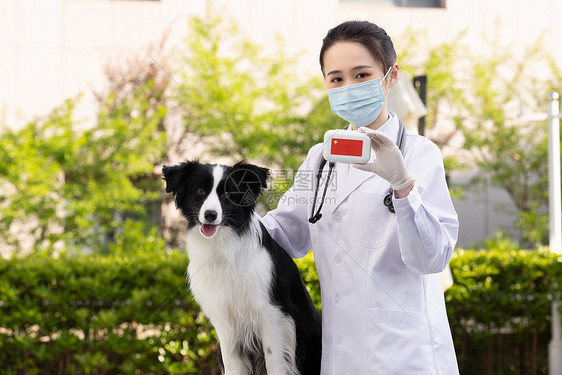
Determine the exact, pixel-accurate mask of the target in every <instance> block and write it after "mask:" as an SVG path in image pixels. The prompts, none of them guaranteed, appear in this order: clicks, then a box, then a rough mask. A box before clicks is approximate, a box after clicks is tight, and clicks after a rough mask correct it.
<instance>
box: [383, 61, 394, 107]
mask: <svg viewBox="0 0 562 375" xmlns="http://www.w3.org/2000/svg"><path fill="white" fill-rule="evenodd" d="M394 64H396V62H394ZM394 64H392V65H391V66H390V68H388V70H387V71H386V74H385V75H384V77H382V79H381V87H382V83H383V82H384V80H385V79H386V77H387V76H388V73H390V71H391V70H392V68H394ZM390 89H391V87H389V88H388V91H387V92H386V94H385V95H384V101H385V102H386V101H387V100H388V96H389V95H390Z"/></svg>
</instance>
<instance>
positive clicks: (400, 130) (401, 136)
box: [308, 120, 406, 224]
mask: <svg viewBox="0 0 562 375" xmlns="http://www.w3.org/2000/svg"><path fill="white" fill-rule="evenodd" d="M398 126H399V127H398V139H397V140H396V145H397V146H398V148H399V149H400V152H401V153H402V155H404V133H405V132H406V129H405V127H404V124H402V121H400V120H398ZM326 163H327V161H326V159H324V157H323V156H322V159H321V160H320V165H319V166H318V173H317V174H316V189H315V190H314V200H313V201H312V212H311V213H310V215H311V216H310V218H309V219H308V222H309V223H311V224H314V223H316V222H317V221H318V220H320V219H321V218H322V214H321V213H320V211H321V210H322V206H324V199H325V198H326V191H327V190H328V185H329V183H330V177H331V175H332V169H334V166H335V165H336V163H335V162H333V161H331V162H330V164H328V166H329V168H328V177H327V178H326V183H325V184H324V191H323V192H322V199H321V200H320V206H319V207H318V211H316V213H314V210H315V209H316V198H317V197H318V188H319V187H320V179H321V178H322V172H323V170H324V166H325V165H326ZM393 193H394V190H393V189H392V188H390V190H389V191H388V194H387V195H386V196H385V197H384V199H383V204H384V205H385V206H386V207H387V208H388V210H389V211H390V212H392V213H394V205H393V204H392V194H393Z"/></svg>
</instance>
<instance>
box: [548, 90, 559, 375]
mask: <svg viewBox="0 0 562 375" xmlns="http://www.w3.org/2000/svg"><path fill="white" fill-rule="evenodd" d="M558 98H559V95H558V93H556V92H551V93H549V94H548V216H549V220H550V251H552V252H554V253H556V254H560V253H562V249H561V247H562V239H561V238H562V236H561V235H560V232H561V231H562V223H561V219H560V216H561V211H562V208H561V206H562V204H561V202H560V194H561V193H560V119H559V117H560V107H559V102H558ZM559 306H560V301H559V296H554V298H553V301H552V339H551V340H550V343H549V344H548V374H549V375H560V374H562V329H561V319H560V312H559V309H558V308H559Z"/></svg>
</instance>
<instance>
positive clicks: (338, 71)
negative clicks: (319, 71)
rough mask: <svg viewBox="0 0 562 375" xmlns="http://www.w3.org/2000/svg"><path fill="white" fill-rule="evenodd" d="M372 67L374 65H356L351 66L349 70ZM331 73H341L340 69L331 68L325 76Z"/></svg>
mask: <svg viewBox="0 0 562 375" xmlns="http://www.w3.org/2000/svg"><path fill="white" fill-rule="evenodd" d="M365 68H368V69H374V67H372V66H371V65H358V66H356V67H354V68H352V69H351V70H361V69H365ZM331 74H341V70H332V71H331V72H329V73H328V74H326V77H327V76H329V75H331Z"/></svg>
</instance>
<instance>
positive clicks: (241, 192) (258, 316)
mask: <svg viewBox="0 0 562 375" xmlns="http://www.w3.org/2000/svg"><path fill="white" fill-rule="evenodd" d="M162 171H163V175H164V180H165V181H166V192H168V193H172V194H173V196H174V197H175V201H176V207H177V208H178V209H179V210H180V211H181V213H182V214H183V216H184V217H185V218H186V219H187V252H188V255H189V266H188V277H189V283H190V288H191V291H192V293H193V296H194V297H195V300H196V301H197V302H198V303H199V305H200V306H201V308H202V310H203V312H204V313H205V315H206V316H207V317H208V318H209V320H210V321H211V324H213V326H214V327H215V330H216V332H217V335H218V338H219V342H220V354H221V357H222V359H221V360H220V362H222V364H221V372H222V373H223V374H224V373H226V374H229V375H230V374H233V375H242V374H244V375H245V374H252V375H262V374H268V375H296V374H302V375H314V374H320V359H321V351H322V349H321V345H322V343H321V318H320V314H319V313H318V311H317V310H316V308H315V307H314V305H313V303H312V300H311V298H310V295H309V294H308V292H307V290H306V288H305V286H304V283H303V281H302V279H301V278H300V274H299V271H298V269H297V267H296V265H295V263H294V262H293V261H292V259H291V258H290V256H289V255H288V254H287V253H286V252H285V250H283V249H282V248H281V247H280V246H279V245H278V244H277V243H276V242H275V241H274V240H273V239H272V238H271V237H270V236H269V234H268V232H267V230H266V229H265V228H264V227H263V225H262V224H261V223H260V221H259V219H258V218H257V215H255V214H254V208H255V205H256V200H257V198H258V196H259V195H260V194H261V192H262V189H263V188H265V187H266V186H267V178H268V175H269V171H268V170H267V169H265V168H261V167H258V166H256V165H253V164H247V163H244V162H241V163H237V164H236V165H234V166H224V165H210V164H201V163H199V162H198V161H186V162H184V163H181V164H179V165H175V166H164V167H163V170H162ZM222 366H224V367H222Z"/></svg>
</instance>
